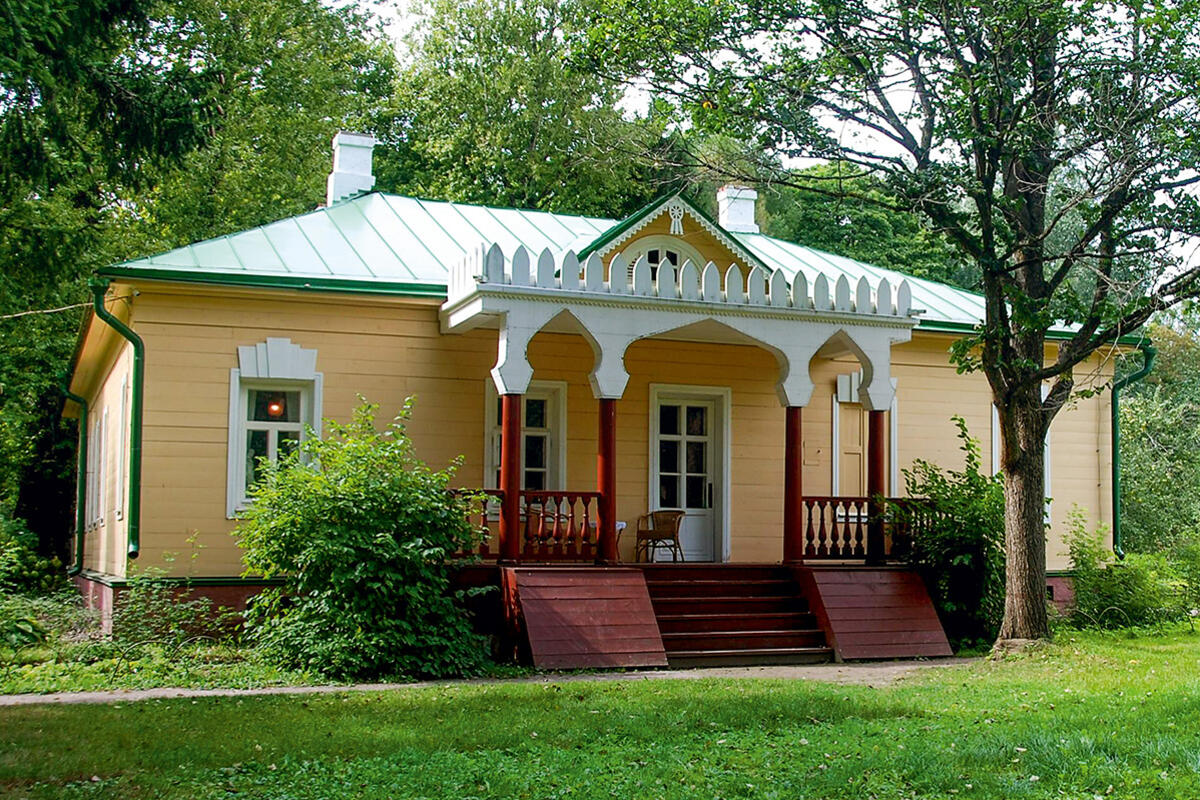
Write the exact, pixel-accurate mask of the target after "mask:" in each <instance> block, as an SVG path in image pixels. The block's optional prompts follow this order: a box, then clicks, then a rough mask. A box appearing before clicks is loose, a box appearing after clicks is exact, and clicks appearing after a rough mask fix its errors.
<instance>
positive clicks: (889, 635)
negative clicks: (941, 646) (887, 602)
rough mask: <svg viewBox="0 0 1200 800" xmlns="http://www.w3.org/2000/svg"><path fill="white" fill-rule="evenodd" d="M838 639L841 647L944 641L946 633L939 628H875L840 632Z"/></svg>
mask: <svg viewBox="0 0 1200 800" xmlns="http://www.w3.org/2000/svg"><path fill="white" fill-rule="evenodd" d="M840 640H841V643H842V646H843V647H851V646H854V647H861V646H864V645H869V644H908V643H917V644H930V643H937V642H944V641H945V640H946V634H945V633H944V632H943V631H941V630H935V631H931V630H924V631H897V630H877V631H868V632H863V633H842V634H840Z"/></svg>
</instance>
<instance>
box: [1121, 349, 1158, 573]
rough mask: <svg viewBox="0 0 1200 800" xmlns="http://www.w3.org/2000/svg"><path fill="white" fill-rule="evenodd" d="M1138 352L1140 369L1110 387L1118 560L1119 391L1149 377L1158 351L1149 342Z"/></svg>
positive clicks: (1122, 550) (1122, 552) (1122, 549)
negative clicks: (1140, 357)
mask: <svg viewBox="0 0 1200 800" xmlns="http://www.w3.org/2000/svg"><path fill="white" fill-rule="evenodd" d="M1138 350H1141V351H1142V368H1141V369H1139V370H1138V371H1137V372H1132V373H1130V374H1129V375H1126V376H1125V377H1124V378H1121V379H1120V380H1119V381H1117V382H1116V383H1114V384H1113V387H1112V448H1113V459H1112V493H1113V497H1112V508H1113V521H1112V532H1113V553H1115V554H1116V556H1117V558H1119V559H1123V558H1125V549H1124V548H1123V547H1122V546H1121V545H1122V541H1121V390H1122V389H1124V388H1125V387H1126V386H1128V385H1129V384H1131V383H1136V382H1137V381H1140V380H1141V379H1142V378H1144V377H1146V376H1147V375H1149V374H1150V370H1151V369H1153V368H1154V357H1155V356H1157V355H1158V349H1157V348H1156V347H1155V346H1154V345H1152V344H1150V343H1149V342H1142V343H1141V344H1139V345H1138Z"/></svg>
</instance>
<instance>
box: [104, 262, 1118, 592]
mask: <svg viewBox="0 0 1200 800" xmlns="http://www.w3.org/2000/svg"><path fill="white" fill-rule="evenodd" d="M698 246H699V245H698ZM701 249H702V251H703V250H704V248H701ZM138 288H139V290H140V292H141V294H140V295H139V296H138V297H136V298H135V299H134V300H133V301H132V303H133V305H134V324H135V326H136V329H137V330H138V332H139V333H140V334H141V335H142V337H143V338H144V339H145V341H146V381H147V385H146V429H145V461H144V472H143V474H144V483H143V525H142V548H143V550H142V552H143V563H145V564H147V565H157V566H166V567H168V568H169V569H170V570H171V571H172V572H174V573H176V574H179V573H183V572H185V571H186V572H190V573H192V574H195V575H199V576H205V575H209V576H214V575H237V574H239V573H240V572H241V570H242V566H241V552H240V550H239V549H238V547H237V544H236V542H235V540H234V538H233V537H232V536H230V531H232V530H233V528H234V521H232V520H228V519H226V517H225V490H226V475H225V471H226V470H225V465H226V463H227V453H226V447H227V438H228V432H227V426H228V416H229V408H228V405H229V399H228V398H229V370H230V368H232V367H235V366H237V348H238V346H240V345H252V344H256V343H259V342H262V341H264V340H265V339H266V338H268V337H272V336H277V337H287V338H290V339H291V340H292V341H293V342H295V343H296V344H298V345H300V346H301V347H305V348H315V349H316V350H317V353H318V355H317V369H318V370H319V371H321V372H322V373H323V374H324V401H323V405H324V416H326V417H331V418H333V419H336V420H341V421H345V420H347V419H348V418H349V416H350V413H351V411H352V410H353V408H354V407H355V406H356V405H357V403H358V395H359V394H362V395H365V396H366V397H367V398H368V399H369V400H371V401H372V402H377V403H379V404H380V405H381V410H380V419H381V421H385V420H387V419H389V418H390V417H391V415H392V414H394V413H395V412H396V410H397V409H398V408H399V407H400V405H401V404H402V403H403V402H404V399H405V398H406V397H408V396H410V395H411V396H415V397H416V407H415V412H414V417H413V420H412V423H411V424H410V425H409V431H410V433H411V435H412V438H413V441H414V443H415V445H416V449H417V452H418V454H419V455H420V456H421V457H422V458H424V459H426V460H427V461H428V462H429V463H430V464H431V465H433V466H434V467H441V466H444V465H445V464H446V463H448V462H449V461H451V460H452V459H454V458H455V457H457V456H460V455H461V456H462V457H463V465H462V467H461V469H460V470H459V472H458V474H457V478H456V483H457V484H458V485H460V486H478V485H481V484H482V483H483V461H484V411H485V409H484V404H485V397H486V393H485V385H486V382H487V381H488V380H490V378H489V375H488V373H489V370H490V369H491V367H492V365H493V364H494V363H495V360H496V348H497V333H496V331H492V330H476V331H472V332H470V333H467V334H462V335H453V336H448V335H443V334H442V333H441V332H440V328H439V323H438V303H437V302H435V301H421V300H415V299H411V298H385V297H364V296H350V295H345V296H339V295H332V294H317V293H305V292H285V291H258V292H254V291H248V290H247V291H234V290H224V289H219V288H216V287H203V288H200V287H184V286H176V287H172V286H171V285H168V284H155V283H149V282H148V283H144V284H142V285H140V286H139V287H138ZM952 341H953V337H951V336H947V335H943V334H926V333H921V332H917V333H916V334H915V337H914V340H913V342H911V343H909V344H905V345H899V346H897V347H896V348H895V349H894V350H893V355H894V366H893V374H894V375H896V376H897V377H898V379H899V404H900V406H899V409H900V410H899V421H900V435H899V448H898V452H899V459H900V465H901V466H902V467H905V466H908V465H911V464H912V462H913V461H914V460H915V459H918V458H919V459H925V460H929V461H933V462H936V463H939V464H942V465H944V466H946V467H953V468H959V467H961V465H962V463H963V462H962V453H961V451H960V450H959V443H958V441H957V440H956V439H955V438H954V433H955V430H954V426H953V423H952V422H951V419H950V418H951V416H952V415H953V414H955V413H959V414H963V415H965V416H966V417H967V421H968V424H969V426H970V429H971V432H972V434H973V435H974V436H976V437H977V438H979V439H980V441H981V444H982V448H983V461H984V465H985V467H990V464H991V432H990V430H991V428H990V426H991V417H990V414H991V411H990V404H991V399H990V394H989V391H988V388H987V383H986V380H985V379H984V378H983V376H982V375H978V374H971V375H958V374H957V373H956V372H955V369H954V368H953V366H951V365H950V363H949V360H948V357H947V350H948V348H949V345H950V343H951V342H952ZM529 358H530V362H531V364H532V365H533V368H534V379H535V380H547V381H563V382H565V383H566V384H567V426H566V428H567V430H566V437H567V441H566V443H565V447H566V456H567V457H566V462H567V464H566V467H567V475H566V485H565V487H564V488H568V489H593V488H594V487H595V485H596V429H597V420H596V415H597V402H596V400H595V398H594V397H593V396H592V392H591V389H590V387H589V384H588V373H589V371H590V369H591V366H592V361H593V355H592V351H591V348H590V347H589V346H588V344H587V343H586V341H585V340H584V339H583V337H582V336H579V335H578V334H573V333H556V332H543V333H541V334H539V335H538V336H536V337H534V339H533V341H532V342H531V344H530V347H529ZM625 364H626V367H627V369H628V371H629V374H630V379H629V383H628V386H627V389H626V391H625V395H624V397H622V398H621V399H620V400H619V401H618V402H617V491H618V501H617V518H618V519H619V520H624V521H626V522H628V523H630V524H632V523H633V521H634V520H635V519H636V517H637V516H638V515H639V514H642V513H643V512H645V511H646V510H648V507H649V498H648V497H647V484H648V474H647V470H648V464H649V461H650V459H649V416H650V408H649V396H650V388H649V387H650V384H652V383H667V384H689V385H700V386H719V387H729V389H730V390H731V392H730V393H731V398H732V408H731V416H732V430H731V441H730V443H729V446H730V452H731V467H732V468H731V475H730V476H729V478H730V482H731V489H730V506H731V507H730V515H729V516H730V525H731V557H732V560H734V561H740V562H777V561H779V559H780V558H781V557H782V553H783V547H782V522H783V513H782V491H783V439H784V436H783V434H784V410H783V408H782V407H781V406H780V403H779V400H778V398H777V396H776V393H775V383H776V381H777V379H778V370H779V368H778V365H777V363H776V361H775V358H774V357H773V356H772V355H771V354H770V353H768V352H767V351H765V350H762V349H761V348H758V347H754V346H749V345H733V344H709V343H698V342H690V341H671V340H666V339H661V338H658V339H649V340H643V341H640V342H637V343H635V344H633V345H632V346H631V347H630V348H629V350H628V352H627V353H626V357H625ZM858 368H859V367H858V363H857V361H855V360H854V359H853V358H851V357H849V356H839V357H837V358H834V359H814V361H813V363H812V364H811V365H810V373H811V375H812V378H813V381H814V384H815V387H816V388H815V390H814V392H813V396H812V400H811V402H810V403H809V405H808V406H807V407H806V408H805V410H804V420H803V459H804V467H803V481H804V492H805V494H808V495H827V494H829V493H830V489H831V471H832V463H833V461H832V454H831V449H832V427H831V397H832V394H833V391H834V386H835V383H836V376H837V375H838V374H843V373H850V372H855V371H857V370H858ZM1079 373H1080V380H1081V382H1086V381H1093V380H1094V381H1099V380H1106V379H1107V377H1106V376H1108V375H1110V374H1111V367H1110V366H1109V365H1106V364H1105V363H1104V362H1102V361H1101V360H1100V359H1096V360H1095V363H1094V364H1093V363H1092V362H1089V363H1088V365H1087V366H1086V368H1081V369H1080V370H1079ZM1092 376H1094V377H1092ZM1107 409H1108V393H1107V392H1105V393H1103V394H1102V395H1100V396H1099V397H1096V398H1092V399H1088V400H1082V401H1080V402H1079V403H1078V404H1076V405H1074V406H1072V407H1071V408H1069V409H1067V410H1064V411H1063V413H1062V414H1061V415H1060V416H1059V418H1058V419H1057V420H1056V421H1055V423H1054V428H1053V430H1052V433H1051V440H1052V447H1053V455H1052V470H1051V471H1052V477H1053V486H1052V487H1051V488H1052V491H1051V493H1052V495H1053V497H1054V499H1055V502H1054V507H1053V508H1054V514H1053V528H1052V534H1051V539H1050V544H1049V546H1048V550H1047V554H1048V561H1049V566H1050V568H1051V569H1061V568H1064V567H1065V566H1066V559H1065V556H1064V555H1063V554H1062V553H1063V550H1064V548H1063V547H1062V546H1061V543H1060V538H1061V532H1062V529H1063V527H1064V523H1065V516H1066V513H1067V511H1069V509H1070V508H1071V506H1072V505H1078V506H1079V507H1080V508H1082V509H1083V510H1084V511H1085V514H1086V516H1087V517H1088V519H1089V520H1090V521H1091V522H1092V523H1093V524H1095V523H1107V522H1109V521H1110V518H1111V514H1110V507H1109V501H1108V492H1109V489H1108V474H1109V473H1108V469H1109V458H1108V437H1107V413H1108V411H1107ZM110 413H111V412H110ZM894 488H896V489H898V490H899V493H901V494H902V493H903V487H894ZM193 535H194V537H195V539H194V541H195V546H196V552H197V553H198V555H197V556H196V558H194V559H192V558H190V557H189V556H190V554H191V552H192V551H191V548H190V546H189V545H188V544H187V539H188V537H189V536H193ZM621 545H622V546H621V551H622V556H623V557H624V558H626V559H629V558H631V557H632V548H633V543H632V537H631V536H626V537H625V541H623V542H622V543H621ZM89 546H90V544H89ZM97 546H98V547H103V545H99V544H98V545H97ZM92 552H97V550H96V549H94V548H93V550H92ZM109 552H110V553H111V552H112V551H111V548H109ZM170 554H176V555H177V557H176V559H175V561H174V562H173V563H168V562H167V561H166V559H167V558H169V557H170ZM97 566H99V565H97ZM117 566H118V565H117V564H116V563H115V562H112V561H110V562H108V563H106V565H105V566H103V567H102V569H103V571H113V570H115V569H116V567H117Z"/></svg>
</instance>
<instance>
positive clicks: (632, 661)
mask: <svg viewBox="0 0 1200 800" xmlns="http://www.w3.org/2000/svg"><path fill="white" fill-rule="evenodd" d="M652 655H654V656H655V657H656V654H650V653H612V652H610V653H596V654H594V655H593V656H592V657H591V658H589V659H588V664H587V668H589V669H603V668H619V667H645V666H651V667H665V666H666V665H667V657H666V654H664V655H663V658H662V662H661V663H660V662H658V661H655V662H654V663H647V662H648V661H649V660H651V659H650V656H652ZM579 660H580V657H579V655H576V654H571V655H555V656H545V657H543V658H541V659H540V660H539V662H538V667H540V668H541V669H581V667H579Z"/></svg>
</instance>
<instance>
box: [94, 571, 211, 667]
mask: <svg viewBox="0 0 1200 800" xmlns="http://www.w3.org/2000/svg"><path fill="white" fill-rule="evenodd" d="M188 589H189V587H188V584H187V581H186V580H185V581H184V582H183V583H182V584H180V583H179V582H178V581H173V580H170V579H168V578H167V573H166V570H164V569H160V568H158V567H148V568H145V569H140V570H138V571H137V572H135V573H134V574H133V575H132V576H131V577H130V579H129V583H128V585H127V587H126V588H125V590H124V591H122V592H121V594H120V596H119V598H118V600H117V602H116V603H115V604H114V607H113V615H112V638H113V641H114V642H115V643H116V644H118V645H120V646H122V647H125V646H130V645H137V644H157V645H164V646H168V647H174V648H178V647H179V646H180V645H182V644H183V643H184V642H186V641H187V640H188V639H192V638H194V637H197V636H211V635H213V634H218V633H221V631H222V625H223V623H224V622H225V621H226V620H227V619H228V617H229V612H227V611H225V610H223V609H220V608H214V606H213V602H212V600H211V599H210V598H208V597H204V596H203V595H201V596H198V597H189V596H188Z"/></svg>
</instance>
